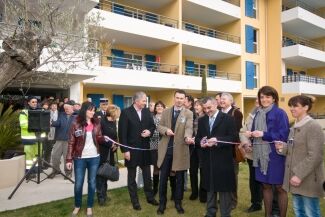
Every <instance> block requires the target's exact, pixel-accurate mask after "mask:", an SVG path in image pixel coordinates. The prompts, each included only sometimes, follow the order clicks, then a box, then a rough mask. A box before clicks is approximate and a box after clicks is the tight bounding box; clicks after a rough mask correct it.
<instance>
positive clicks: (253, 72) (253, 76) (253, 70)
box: [246, 61, 259, 89]
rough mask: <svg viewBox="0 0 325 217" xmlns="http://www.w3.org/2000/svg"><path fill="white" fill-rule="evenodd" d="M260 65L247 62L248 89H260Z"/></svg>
mask: <svg viewBox="0 0 325 217" xmlns="http://www.w3.org/2000/svg"><path fill="white" fill-rule="evenodd" d="M258 77H259V65H258V64H256V63H253V62H250V61H246V89H255V88H258V86H259V85H258Z"/></svg>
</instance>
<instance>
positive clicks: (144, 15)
mask: <svg viewBox="0 0 325 217" xmlns="http://www.w3.org/2000/svg"><path fill="white" fill-rule="evenodd" d="M97 8H98V6H97ZM99 9H101V10H105V11H110V12H113V13H116V14H120V15H124V16H127V17H133V18H135V19H139V20H144V21H148V22H151V23H157V24H161V25H164V26H168V27H172V28H178V20H176V19H172V18H170V17H166V16H163V15H159V14H156V13H152V12H149V11H144V10H140V9H138V8H134V7H130V6H127V5H123V4H117V3H115V2H111V1H103V2H101V3H99Z"/></svg>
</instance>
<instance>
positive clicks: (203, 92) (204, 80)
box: [201, 70, 208, 98]
mask: <svg viewBox="0 0 325 217" xmlns="http://www.w3.org/2000/svg"><path fill="white" fill-rule="evenodd" d="M201 76H202V86H201V97H202V98H204V97H207V96H208V85H207V72H206V70H204V71H202V73H201Z"/></svg>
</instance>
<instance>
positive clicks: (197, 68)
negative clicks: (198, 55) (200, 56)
mask: <svg viewBox="0 0 325 217" xmlns="http://www.w3.org/2000/svg"><path fill="white" fill-rule="evenodd" d="M206 68H207V67H206V65H204V64H200V63H194V75H197V76H201V75H202V73H203V72H205V69H206Z"/></svg>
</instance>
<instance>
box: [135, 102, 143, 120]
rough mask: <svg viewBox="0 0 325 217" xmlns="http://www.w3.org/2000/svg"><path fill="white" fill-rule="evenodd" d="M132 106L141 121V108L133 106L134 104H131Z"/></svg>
mask: <svg viewBox="0 0 325 217" xmlns="http://www.w3.org/2000/svg"><path fill="white" fill-rule="evenodd" d="M133 107H134V109H135V111H136V112H137V114H138V116H139V119H140V121H141V111H142V109H138V108H137V107H135V106H134V105H133Z"/></svg>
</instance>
